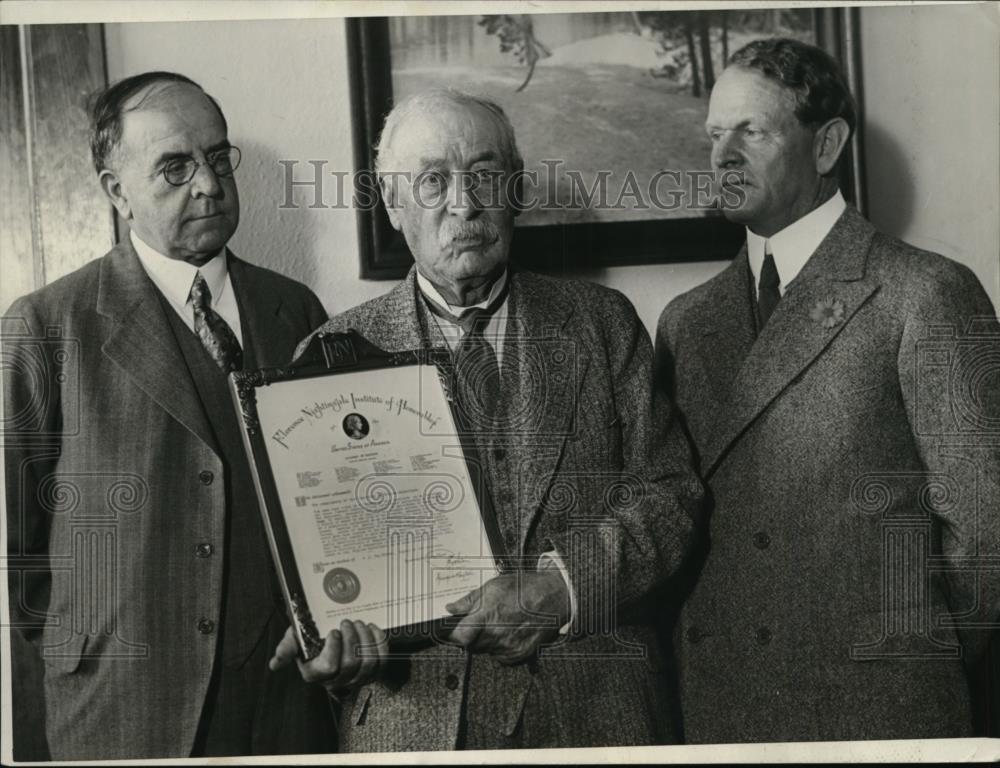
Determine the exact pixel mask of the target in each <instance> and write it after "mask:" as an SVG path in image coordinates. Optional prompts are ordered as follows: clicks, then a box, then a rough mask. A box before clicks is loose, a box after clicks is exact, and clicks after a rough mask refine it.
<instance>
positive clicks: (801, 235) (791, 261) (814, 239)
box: [747, 189, 847, 296]
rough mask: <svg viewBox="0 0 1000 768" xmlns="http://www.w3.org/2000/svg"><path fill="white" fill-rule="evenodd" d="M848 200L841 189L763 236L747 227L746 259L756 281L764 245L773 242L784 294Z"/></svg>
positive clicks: (772, 245) (757, 283)
mask: <svg viewBox="0 0 1000 768" xmlns="http://www.w3.org/2000/svg"><path fill="white" fill-rule="evenodd" d="M846 207H847V203H846V202H844V196H843V195H842V194H840V190H839V189H838V190H837V191H836V193H835V194H834V195H833V197H831V198H830V199H829V200H827V201H826V202H825V203H823V204H822V205H821V206H819V207H818V208H815V209H813V210H811V211H810V212H809V213H807V214H806V215H805V216H803V217H802V218H801V219H798V220H797V221H793V222H792V223H791V224H789V225H788V226H787V227H785V228H784V229H783V230H781V231H780V232H776V233H775V234H773V235H771V237H761V236H760V235H758V234H755V233H754V232H751V231H750V229H749V228H748V229H747V259H748V260H749V262H750V271H751V272H753V277H754V284H756V285H758V286H759V285H760V270H761V267H762V266H763V264H764V247H765V245H766V244H767V243H768V242H770V245H771V253H773V254H774V266H775V267H776V268H777V270H778V277H779V278H780V280H781V286H780V291H781V295H782V296H783V295H784V294H785V289H786V288H787V287H788V285H789V284H790V283H791V282H792V280H794V279H795V278H796V277H797V276H798V274H799V272H801V271H802V268H803V267H804V266H805V265H806V262H807V261H809V258H810V257H811V256H812V255H813V254H814V253H815V252H816V249H817V248H818V247H819V244H820V243H822V242H823V239H824V238H825V237H826V236H827V235H828V234H830V230H831V229H833V225H834V224H836V223H837V219H839V218H840V215H841V214H842V213H843V212H844V209H845V208H846Z"/></svg>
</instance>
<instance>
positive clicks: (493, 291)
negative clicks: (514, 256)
mask: <svg viewBox="0 0 1000 768" xmlns="http://www.w3.org/2000/svg"><path fill="white" fill-rule="evenodd" d="M506 284H507V270H506V269H504V271H503V274H502V275H500V277H498V278H497V279H496V280H495V281H494V282H493V285H492V287H491V288H490V293H489V295H488V296H487V297H486V298H485V299H484V300H483V301H481V302H479V303H478V304H471V305H470V306H468V307H456V306H452V305H451V304H449V303H448V302H447V301H446V300H445V298H444V297H443V296H442V295H441V293H440V291H438V289H437V288H435V287H434V284H433V283H432V282H431V281H430V280H428V279H427V278H426V277H424V276H423V275H422V274H420V270H417V285H418V286H420V291H421V293H423V294H424V296H426V297H427V298H428V299H430V300H431V301H433V302H434V303H435V304H438V305H440V306H441V307H442V308H443V309H446V310H448V312H450V313H451V314H452V315H455V316H456V317H458V316H459V315H461V314H462V313H463V312H466V311H468V310H470V309H486V307H488V306H489V305H490V302H492V301H493V299H495V298H496V297H497V296H498V295H499V294H500V291H502V290H503V289H504V286H505V285H506Z"/></svg>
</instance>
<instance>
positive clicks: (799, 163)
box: [657, 39, 1000, 742]
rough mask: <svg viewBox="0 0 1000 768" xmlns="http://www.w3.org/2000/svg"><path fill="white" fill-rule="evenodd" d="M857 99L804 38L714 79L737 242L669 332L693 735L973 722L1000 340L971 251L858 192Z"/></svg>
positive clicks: (864, 730) (944, 729)
mask: <svg viewBox="0 0 1000 768" xmlns="http://www.w3.org/2000/svg"><path fill="white" fill-rule="evenodd" d="M854 121H855V112H854V107H853V103H852V98H851V96H850V93H849V92H848V89H847V86H846V84H845V82H844V80H843V77H842V75H841V74H840V72H839V71H838V69H837V67H836V64H835V63H834V62H833V61H832V60H831V59H830V58H829V57H828V56H827V55H826V54H825V53H823V52H822V51H820V50H819V49H816V48H814V47H812V46H808V45H805V44H803V43H799V42H796V41H791V40H782V39H779V40H766V41H759V42H754V43H751V44H749V45H748V46H746V47H745V48H743V49H741V50H740V51H738V52H737V53H736V54H734V56H733V57H732V59H731V62H730V65H729V67H728V68H727V69H726V70H725V72H724V73H723V75H722V76H721V77H720V78H719V80H718V82H717V83H716V85H715V89H714V90H713V92H712V96H711V102H710V106H709V114H708V120H707V130H708V133H709V135H710V136H711V139H712V163H713V165H714V166H715V168H716V169H717V170H718V171H719V172H720V173H721V174H722V178H721V181H722V195H723V198H724V200H728V201H729V205H731V207H730V208H729V209H728V210H727V211H726V213H727V216H728V218H730V219H731V220H734V221H738V222H741V223H744V224H745V225H746V227H747V244H746V246H745V247H744V248H743V250H742V251H741V252H740V253H739V254H738V255H737V257H736V258H735V259H734V261H733V262H732V264H731V265H730V266H729V267H728V268H726V269H725V270H724V271H723V272H722V273H721V274H719V275H718V276H717V277H715V278H713V279H712V280H709V281H708V282H707V283H705V284H704V285H702V286H699V287H698V288H695V289H694V290H692V291H690V292H688V293H686V294H684V295H682V296H680V297H679V298H677V299H676V300H675V301H673V302H671V304H670V305H669V306H668V307H667V308H666V309H665V310H664V312H663V315H662V316H661V318H660V322H659V327H658V332H657V370H658V376H659V377H660V381H661V383H662V385H663V386H664V387H665V388H666V389H667V390H668V391H669V392H672V393H673V394H674V396H675V397H676V402H677V407H678V409H679V411H680V412H681V414H682V415H683V418H684V419H685V423H686V427H687V430H688V431H689V433H690V436H691V438H692V442H693V443H694V444H695V449H696V454H697V459H696V460H697V462H698V464H699V468H700V472H701V474H702V477H703V478H704V479H705V481H706V483H707V485H708V490H709V493H710V496H711V497H712V499H713V507H712V510H711V512H710V515H709V536H708V546H707V549H706V552H705V553H703V558H702V559H701V560H699V561H697V562H696V567H695V568H694V569H693V574H692V576H693V584H694V585H693V589H692V592H691V594H690V597H689V599H688V600H687V602H686V603H685V605H684V608H683V611H682V615H681V619H680V622H679V626H678V630H679V631H678V632H677V638H676V640H677V644H678V647H679V649H680V650H679V654H680V667H681V695H682V712H683V718H684V731H685V737H686V739H687V741H690V742H740V741H795V740H833V739H887V738H925V737H951V736H966V735H970V733H971V732H972V724H973V719H972V714H971V698H972V697H971V696H970V687H969V684H968V682H967V678H966V672H967V671H968V670H972V669H974V668H976V666H977V665H978V664H979V663H980V662H981V659H982V658H983V652H984V648H985V646H986V641H987V639H988V634H987V628H988V627H990V626H991V625H992V626H996V621H997V611H998V599H997V598H998V590H997V576H998V572H997V569H996V567H995V558H996V557H997V556H998V555H1000V543H998V535H1000V520H998V509H1000V493H998V483H1000V465H998V454H997V425H998V423H1000V422H998V417H1000V410H998V408H997V395H998V392H997V391H996V388H995V383H996V362H995V361H996V359H997V353H998V346H997V345H998V343H1000V337H998V334H997V325H996V321H995V320H996V318H995V314H994V310H993V307H992V306H991V304H990V301H989V299H988V298H987V297H986V295H985V293H984V292H983V289H982V288H981V287H980V285H979V283H978V282H977V280H976V278H975V277H974V276H973V274H972V273H971V272H970V271H969V270H968V269H967V268H965V267H963V266H960V265H959V264H956V263H955V262H953V261H949V260H948V259H945V258H943V257H941V256H938V255H936V254H932V253H927V252H924V251H920V250H917V249H916V248H913V247H911V246H909V245H907V244H905V243H902V242H900V241H898V240H896V239H894V238H891V237H888V236H886V235H884V234H881V233H879V232H878V231H876V230H875V228H874V227H873V226H872V225H871V224H869V223H868V222H867V221H865V220H864V219H863V218H862V217H861V216H860V215H859V214H858V212H857V211H856V210H855V209H854V208H852V207H850V206H848V205H846V204H845V202H844V200H843V198H842V197H841V194H840V192H839V191H838V189H837V181H836V166H837V163H838V159H839V158H840V155H841V153H842V152H843V150H844V147H845V146H846V144H847V142H848V140H849V138H850V135H851V132H852V130H853V129H854ZM990 360H993V361H994V362H993V363H992V368H991V367H990V363H989V361H990ZM984 366H985V367H984ZM990 370H992V371H993V373H992V380H991V379H990V375H991V374H990ZM991 559H992V560H991ZM699 568H700V572H698V569H699Z"/></svg>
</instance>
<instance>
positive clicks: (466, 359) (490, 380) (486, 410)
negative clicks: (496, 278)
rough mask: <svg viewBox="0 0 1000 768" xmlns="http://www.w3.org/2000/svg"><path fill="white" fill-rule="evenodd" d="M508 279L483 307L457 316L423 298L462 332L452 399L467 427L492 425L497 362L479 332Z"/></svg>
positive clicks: (498, 302) (497, 388)
mask: <svg viewBox="0 0 1000 768" xmlns="http://www.w3.org/2000/svg"><path fill="white" fill-rule="evenodd" d="M509 287H510V280H509V279H508V280H507V283H506V285H504V288H503V290H502V291H500V293H499V294H497V296H496V297H495V298H494V299H493V301H491V302H490V303H489V305H488V306H487V307H486V308H485V309H479V308H476V309H469V310H466V311H465V312H463V313H462V314H461V315H459V316H457V317H456V316H455V315H452V314H451V313H449V312H446V311H445V310H444V309H443V308H441V307H439V306H438V305H437V304H436V303H435V302H434V301H432V300H431V299H427V298H426V297H425V302H424V303H425V304H426V305H427V307H428V309H429V310H430V311H431V313H433V314H435V315H437V316H438V317H441V318H444V319H445V320H447V321H448V322H450V323H452V324H453V325H457V326H459V327H460V328H461V329H462V331H463V335H462V340H461V341H460V342H459V344H458V348H457V349H456V350H455V354H454V356H453V360H454V364H455V399H456V404H457V405H458V407H459V408H460V409H461V410H462V412H463V414H464V415H465V417H466V419H467V420H468V422H469V426H470V427H472V428H474V429H481V428H484V427H485V428H488V427H489V426H490V425H491V424H492V420H493V415H494V413H495V412H496V406H497V402H498V401H499V399H500V364H499V362H498V361H497V355H496V352H495V351H494V349H493V346H492V345H491V344H490V343H489V341H487V340H486V337H485V336H484V335H483V332H484V331H485V330H486V327H487V326H488V325H489V324H490V320H491V318H492V317H493V315H494V314H495V313H496V311H497V310H498V309H500V307H501V306H503V303H504V302H505V301H506V300H507V291H508V289H509Z"/></svg>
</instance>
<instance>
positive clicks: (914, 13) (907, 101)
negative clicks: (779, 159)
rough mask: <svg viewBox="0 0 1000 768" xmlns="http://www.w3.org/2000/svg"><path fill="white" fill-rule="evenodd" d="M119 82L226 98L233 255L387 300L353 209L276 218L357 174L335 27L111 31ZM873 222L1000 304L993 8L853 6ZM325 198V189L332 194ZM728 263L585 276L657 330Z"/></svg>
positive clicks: (345, 300) (339, 296)
mask: <svg viewBox="0 0 1000 768" xmlns="http://www.w3.org/2000/svg"><path fill="white" fill-rule="evenodd" d="M106 33H107V54H108V73H109V77H110V78H111V79H112V80H114V79H117V78H120V77H123V76H126V75H129V74H133V73H135V72H140V71H143V70H147V69H155V68H164V69H171V70H175V71H180V72H182V73H183V74H186V75H188V76H190V77H192V78H193V79H195V80H197V81H198V82H200V83H202V84H203V85H204V87H205V88H206V90H207V91H208V92H210V93H212V94H213V95H214V96H215V97H216V98H218V100H219V101H220V102H221V104H222V106H223V108H224V110H225V112H226V116H227V118H228V119H229V124H230V137H231V140H232V141H233V142H234V143H235V144H238V145H239V146H240V147H242V148H243V150H244V156H245V159H244V166H243V167H241V169H240V171H239V181H240V193H241V197H242V223H241V224H240V228H239V230H238V232H237V234H236V236H235V238H234V240H233V243H232V247H233V249H234V250H235V251H236V252H237V253H238V254H241V255H243V256H245V257H246V258H248V259H249V260H250V261H253V262H256V263H259V264H263V265H265V266H270V267H272V268H275V269H278V270H280V271H282V272H284V273H286V274H289V275H291V276H292V277H295V278H297V279H299V280H302V281H303V282H305V283H306V284H308V285H309V286H311V287H312V288H313V290H315V291H316V293H317V294H318V295H319V297H320V299H321V300H322V301H323V303H324V304H325V306H326V308H327V309H328V310H329V311H331V312H339V311H342V310H344V309H347V308H349V307H351V306H354V305H356V304H358V303H360V302H362V301H364V300H366V299H368V298H371V297H373V296H377V295H380V294H381V293H384V292H385V291H387V290H389V288H390V287H391V285H392V283H390V282H385V281H366V280H361V279H360V278H359V277H358V273H359V272H358V236H357V229H356V222H355V214H354V212H353V211H352V210H350V209H347V208H345V209H332V210H331V209H310V208H308V207H306V204H307V203H309V202H310V201H311V195H310V194H308V193H307V194H306V196H305V197H304V198H303V197H299V198H298V200H299V201H300V202H302V203H303V205H301V206H300V207H299V208H297V209H294V210H281V209H279V206H280V205H281V204H282V202H283V201H284V197H285V184H284V170H283V168H282V167H281V166H280V165H279V164H278V162H277V161H278V160H280V159H291V160H297V161H298V166H297V173H298V174H299V176H300V177H308V176H309V175H310V174H311V169H310V168H309V166H308V165H306V162H307V161H308V160H323V161H326V163H327V165H326V168H327V169H338V170H344V171H350V170H352V168H353V149H352V144H351V123H350V111H349V97H348V79H347V52H346V36H345V28H344V22H343V20H341V19H323V20H320V19H303V20H295V21H268V22H255V21H239V22H206V23H197V24H182V23H137V24H108V25H107V28H106ZM861 40H862V57H863V58H862V71H863V88H864V102H865V109H866V114H867V124H866V134H865V135H866V145H865V148H866V154H867V168H868V174H867V179H868V191H869V200H870V215H871V218H872V220H873V221H874V223H875V224H876V225H877V226H879V227H881V228H883V229H884V230H885V231H886V232H889V233H890V234H893V235H896V236H899V237H902V238H903V239H906V240H908V241H910V242H912V243H914V244H916V245H918V246H921V247H925V248H930V249H932V250H936V251H939V252H942V253H945V254H946V255H949V256H951V257H952V258H955V259H957V260H958V261H961V262H963V263H965V264H968V265H969V266H970V267H972V268H973V269H974V270H975V271H976V273H977V275H978V276H979V278H980V280H981V281H982V282H983V284H984V285H985V286H986V288H987V291H988V292H989V294H990V296H991V298H992V299H993V302H994V305H997V304H1000V257H998V244H1000V232H998V228H1000V223H998V210H1000V182H998V175H997V171H998V169H1000V160H998V151H1000V122H998V110H1000V107H998V104H1000V83H998V77H1000V74H998V66H997V56H998V53H997V51H998V48H997V41H998V27H997V14H996V10H995V9H983V8H980V7H961V6H957V5H949V6H947V7H901V8H864V9H862V10H861ZM327 191H328V192H329V187H328V188H327ZM724 266H725V263H724V262H708V263H696V264H673V265H654V266H643V267H616V268H612V269H601V270H588V271H586V272H583V273H580V276H583V277H586V278H588V279H592V280H596V281H598V282H601V283H603V284H605V285H609V286H612V287H614V288H617V289H619V290H621V291H623V292H624V293H625V294H626V295H627V296H628V297H629V298H630V299H631V300H632V301H633V303H634V304H635V305H636V308H637V310H638V312H639V315H640V317H641V318H642V319H643V321H644V322H645V323H646V325H647V327H648V328H650V330H652V329H653V327H654V325H655V322H656V318H657V317H658V316H659V313H660V311H661V309H662V308H663V307H664V305H665V304H666V303H667V302H668V301H669V300H670V299H672V298H673V297H674V296H677V295H678V294H679V293H682V292H683V291H686V290H688V289H689V288H692V287H694V286H695V285H698V284H699V283H701V282H703V281H705V280H707V279H708V278H709V277H711V276H712V275H714V274H716V273H717V272H718V271H719V270H720V269H722V268H723V267H724Z"/></svg>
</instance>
